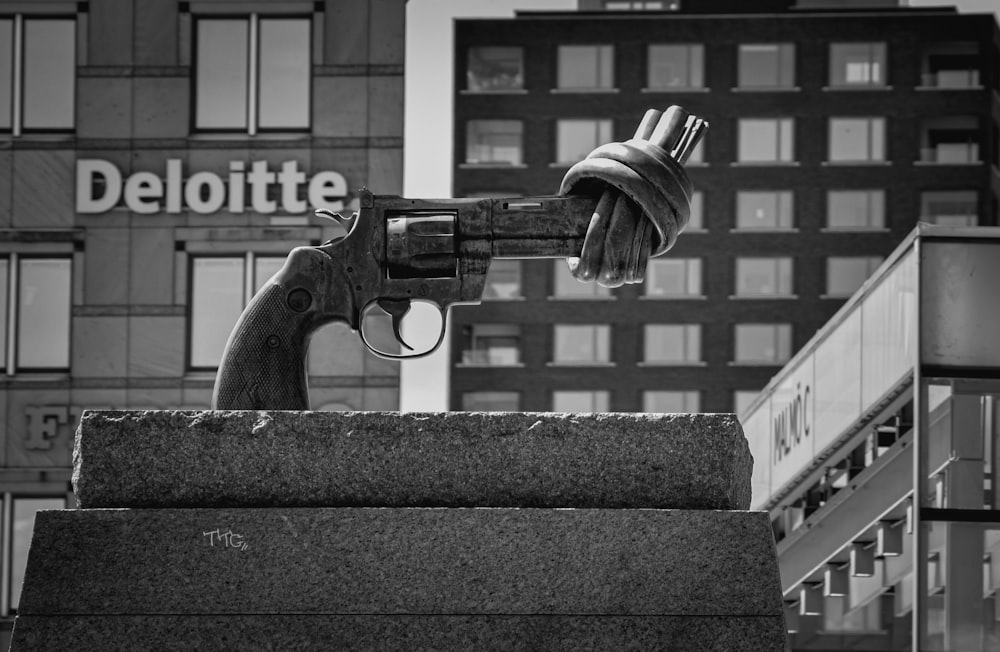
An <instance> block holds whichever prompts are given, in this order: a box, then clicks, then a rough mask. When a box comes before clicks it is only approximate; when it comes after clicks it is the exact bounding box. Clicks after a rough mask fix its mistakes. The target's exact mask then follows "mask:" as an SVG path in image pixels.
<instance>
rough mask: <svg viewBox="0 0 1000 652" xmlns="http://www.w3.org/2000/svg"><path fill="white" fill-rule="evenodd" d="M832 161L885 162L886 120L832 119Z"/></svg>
mask: <svg viewBox="0 0 1000 652" xmlns="http://www.w3.org/2000/svg"><path fill="white" fill-rule="evenodd" d="M829 160H830V161H835V162H845V161H846V162H862V161H884V160H885V118H830V159H829Z"/></svg>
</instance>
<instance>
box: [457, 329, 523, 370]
mask: <svg viewBox="0 0 1000 652" xmlns="http://www.w3.org/2000/svg"><path fill="white" fill-rule="evenodd" d="M520 361H521V327H520V326H519V325H518V324H474V325H471V326H463V327H462V364H467V365H495V366H502V365H516V364H518V363H519V362H520Z"/></svg>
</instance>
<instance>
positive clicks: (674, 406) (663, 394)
mask: <svg viewBox="0 0 1000 652" xmlns="http://www.w3.org/2000/svg"><path fill="white" fill-rule="evenodd" d="M642 411H643V412H659V413H678V412H681V413H692V412H699V411H701V392H695V391H689V392H677V391H663V390H646V391H645V392H643V393H642Z"/></svg>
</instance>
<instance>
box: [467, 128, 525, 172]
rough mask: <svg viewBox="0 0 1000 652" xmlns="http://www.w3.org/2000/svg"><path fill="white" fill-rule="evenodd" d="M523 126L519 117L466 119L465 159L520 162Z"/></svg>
mask: <svg viewBox="0 0 1000 652" xmlns="http://www.w3.org/2000/svg"><path fill="white" fill-rule="evenodd" d="M523 129H524V127H523V124H522V123H521V121H520V120H470V121H469V122H468V125H467V126H466V132H465V135H466V141H465V162H466V163H468V164H470V165H521V161H522V159H521V156H522V151H523V150H522V148H523V145H522V142H521V141H522V131H523Z"/></svg>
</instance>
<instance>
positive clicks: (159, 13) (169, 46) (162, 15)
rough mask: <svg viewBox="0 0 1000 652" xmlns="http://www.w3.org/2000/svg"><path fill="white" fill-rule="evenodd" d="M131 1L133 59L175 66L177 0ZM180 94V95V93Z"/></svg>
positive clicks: (150, 63)
mask: <svg viewBox="0 0 1000 652" xmlns="http://www.w3.org/2000/svg"><path fill="white" fill-rule="evenodd" d="M134 2H135V40H134V41H133V43H132V45H133V47H134V48H135V63H136V64H137V65H140V66H176V65H177V49H178V48H177V40H178V36H177V31H178V25H179V23H180V20H179V13H180V11H179V7H178V3H173V2H162V0H134ZM182 95H184V94H183V93H182Z"/></svg>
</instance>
